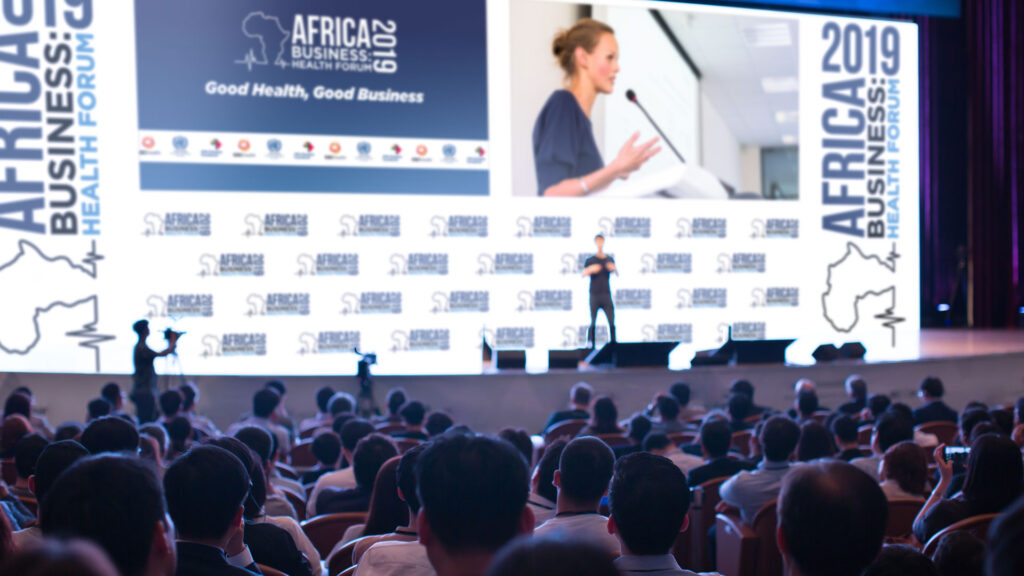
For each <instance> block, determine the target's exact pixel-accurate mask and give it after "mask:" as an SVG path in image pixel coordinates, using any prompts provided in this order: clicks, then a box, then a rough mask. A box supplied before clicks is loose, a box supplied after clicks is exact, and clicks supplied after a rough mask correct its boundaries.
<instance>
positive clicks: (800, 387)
mask: <svg viewBox="0 0 1024 576" xmlns="http://www.w3.org/2000/svg"><path fill="white" fill-rule="evenodd" d="M817 391H818V387H817V386H816V385H815V384H814V381H813V380H811V379H810V378H801V379H799V380H797V381H796V383H795V384H793V394H795V395H799V394H800V393H801V392H817Z"/></svg>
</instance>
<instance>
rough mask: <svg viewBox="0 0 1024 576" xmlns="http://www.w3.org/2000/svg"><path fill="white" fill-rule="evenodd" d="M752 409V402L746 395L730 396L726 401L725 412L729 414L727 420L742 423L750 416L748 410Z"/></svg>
mask: <svg viewBox="0 0 1024 576" xmlns="http://www.w3.org/2000/svg"><path fill="white" fill-rule="evenodd" d="M753 407H754V404H753V402H752V401H751V400H750V398H749V397H748V396H747V395H746V394H740V393H736V394H730V395H729V399H728V400H727V404H726V410H727V411H728V412H729V419H730V420H732V421H733V422H742V421H744V420H746V419H747V416H750V410H751V408H753Z"/></svg>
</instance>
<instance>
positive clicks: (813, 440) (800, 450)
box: [796, 420, 836, 462]
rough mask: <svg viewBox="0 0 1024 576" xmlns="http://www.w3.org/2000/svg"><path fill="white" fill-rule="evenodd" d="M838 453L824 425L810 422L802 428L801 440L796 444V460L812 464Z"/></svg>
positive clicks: (805, 423)
mask: <svg viewBox="0 0 1024 576" xmlns="http://www.w3.org/2000/svg"><path fill="white" fill-rule="evenodd" d="M835 453H836V448H835V446H834V445H833V444H832V434H831V433H830V432H829V431H828V428H825V425H824V424H818V423H817V422H815V421H814V420H808V421H807V422H804V423H803V424H802V425H801V426H800V440H799V441H798V442H797V444H796V459H797V460H799V461H800V462H810V461H811V460H817V459H818V458H830V457H832V456H834V455H835Z"/></svg>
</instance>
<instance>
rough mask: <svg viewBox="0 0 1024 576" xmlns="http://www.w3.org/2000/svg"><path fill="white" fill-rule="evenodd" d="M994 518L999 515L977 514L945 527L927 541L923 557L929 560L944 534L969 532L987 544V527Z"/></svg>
mask: <svg viewBox="0 0 1024 576" xmlns="http://www.w3.org/2000/svg"><path fill="white" fill-rule="evenodd" d="M996 518H999V514H979V515H977V516H971V517H970V518H964V519H963V520H961V521H959V522H954V523H952V524H950V525H949V526H946V527H945V528H943V529H942V530H939V531H938V532H936V533H935V534H934V535H933V536H932V537H931V538H929V539H928V543H927V544H925V545H924V550H923V552H924V555H925V556H928V557H929V558H931V557H932V555H934V554H935V549H936V548H938V547H939V540H941V539H942V537H943V536H945V535H946V534H949V533H950V532H956V531H957V530H963V531H965V532H969V533H970V534H973V535H974V536H976V537H978V538H980V539H981V540H982V541H984V542H988V527H989V526H990V525H992V522H994V521H995V519H996Z"/></svg>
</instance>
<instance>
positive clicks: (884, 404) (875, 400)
mask: <svg viewBox="0 0 1024 576" xmlns="http://www.w3.org/2000/svg"><path fill="white" fill-rule="evenodd" d="M890 404H892V400H890V399H889V397H888V396H886V395H885V394H872V395H871V396H868V411H869V412H871V416H872V417H873V418H878V417H879V416H881V415H882V413H884V412H885V411H886V410H888V409H889V405H890Z"/></svg>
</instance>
